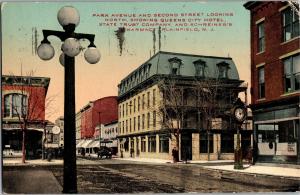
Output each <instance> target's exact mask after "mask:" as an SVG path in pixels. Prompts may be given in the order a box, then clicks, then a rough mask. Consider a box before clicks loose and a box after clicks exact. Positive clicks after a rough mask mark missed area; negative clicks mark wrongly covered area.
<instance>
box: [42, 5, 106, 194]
mask: <svg viewBox="0 0 300 195" xmlns="http://www.w3.org/2000/svg"><path fill="white" fill-rule="evenodd" d="M57 19H58V22H59V23H60V24H61V26H62V27H63V29H64V31H54V30H43V36H44V39H43V40H42V42H41V45H40V46H39V47H38V51H37V53H38V56H39V57H40V58H41V59H42V60H50V59H51V58H53V56H54V53H55V52H54V48H53V47H52V46H51V43H50V42H49V41H48V37H49V36H56V37H58V38H59V39H60V40H61V41H62V42H63V43H62V45H61V51H62V54H61V55H60V57H59V62H60V63H61V64H62V65H63V67H64V70H65V80H64V82H65V91H64V129H65V131H64V137H65V139H64V151H65V152H64V165H63V193H77V173H76V137H75V130H74V129H75V56H77V55H78V54H79V53H80V51H81V50H82V47H81V45H80V42H79V40H80V39H87V40H88V41H89V42H90V45H89V46H88V49H86V51H85V53H84V58H85V59H86V61H87V62H88V63H90V64H96V63H97V62H99V60H100V53H99V51H98V50H97V48H96V46H95V45H94V39H95V35H94V34H83V33H75V27H76V26H77V25H78V24H79V22H80V16H79V12H78V11H77V9H75V8H74V7H71V6H66V7H63V8H61V9H60V10H59V11H58V14H57Z"/></svg>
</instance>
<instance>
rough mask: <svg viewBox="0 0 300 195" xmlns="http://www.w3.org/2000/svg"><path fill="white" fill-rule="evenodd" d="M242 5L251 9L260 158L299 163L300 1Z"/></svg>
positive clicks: (253, 87)
mask: <svg viewBox="0 0 300 195" xmlns="http://www.w3.org/2000/svg"><path fill="white" fill-rule="evenodd" d="M244 7H245V8H246V9H248V10H249V11H250V15H251V18H250V20H251V23H250V25H251V26H250V27H251V95H252V105H251V108H252V112H253V121H254V135H255V136H254V143H255V144H254V146H255V147H254V148H255V154H256V160H257V162H278V163H298V164H299V163H300V136H299V135H300V127H299V119H300V110H299V109H300V107H299V100H300V40H299V4H298V3H297V4H296V3H295V4H294V3H293V1H266V2H263V1H250V2H247V3H245V4H244ZM296 7H297V9H298V11H296V10H295V8H296ZM297 12H298V13H297Z"/></svg>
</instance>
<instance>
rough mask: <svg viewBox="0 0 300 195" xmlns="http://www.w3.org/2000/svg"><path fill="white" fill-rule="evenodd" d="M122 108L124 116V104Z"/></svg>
mask: <svg viewBox="0 0 300 195" xmlns="http://www.w3.org/2000/svg"><path fill="white" fill-rule="evenodd" d="M122 107H123V109H122V112H123V117H124V104H123V105H122Z"/></svg>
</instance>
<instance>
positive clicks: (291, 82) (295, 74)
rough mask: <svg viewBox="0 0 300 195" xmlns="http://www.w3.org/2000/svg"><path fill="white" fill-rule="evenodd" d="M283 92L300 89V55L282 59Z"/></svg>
mask: <svg viewBox="0 0 300 195" xmlns="http://www.w3.org/2000/svg"><path fill="white" fill-rule="evenodd" d="M283 63H284V78H285V92H291V91H296V90H299V89H300V55H296V56H291V57H289V58H287V59H285V60H284V61H283Z"/></svg>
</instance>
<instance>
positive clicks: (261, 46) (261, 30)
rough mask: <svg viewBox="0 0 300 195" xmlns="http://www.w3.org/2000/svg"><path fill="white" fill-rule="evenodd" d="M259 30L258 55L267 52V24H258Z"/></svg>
mask: <svg viewBox="0 0 300 195" xmlns="http://www.w3.org/2000/svg"><path fill="white" fill-rule="evenodd" d="M257 30H258V44H257V45H258V53H260V52H263V51H265V23H264V22H261V23H259V24H257Z"/></svg>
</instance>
